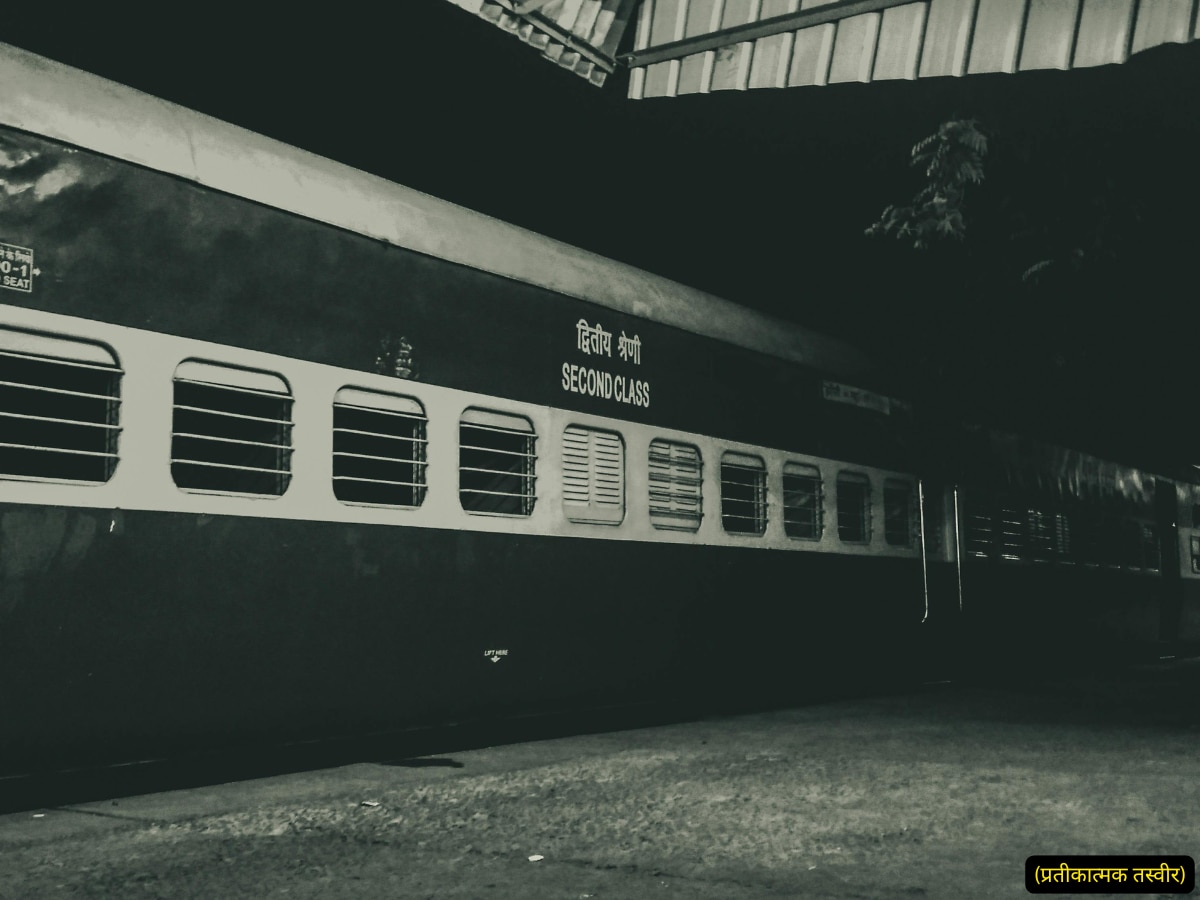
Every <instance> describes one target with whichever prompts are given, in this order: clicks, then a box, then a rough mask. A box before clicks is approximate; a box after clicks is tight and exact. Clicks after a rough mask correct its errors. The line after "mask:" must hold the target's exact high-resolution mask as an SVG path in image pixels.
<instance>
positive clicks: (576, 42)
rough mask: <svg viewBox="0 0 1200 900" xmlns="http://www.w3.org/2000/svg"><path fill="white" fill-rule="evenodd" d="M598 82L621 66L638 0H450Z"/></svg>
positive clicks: (589, 79)
mask: <svg viewBox="0 0 1200 900" xmlns="http://www.w3.org/2000/svg"><path fill="white" fill-rule="evenodd" d="M450 2H451V3H453V4H454V5H455V6H461V7H462V8H463V9H465V10H467V11H468V12H473V13H475V14H476V15H477V16H479V17H480V18H483V19H486V20H487V21H489V22H491V23H492V24H494V25H496V26H497V27H499V28H502V29H503V30H505V31H507V32H509V33H511V34H514V35H516V36H517V37H519V38H520V39H521V40H523V41H524V42H525V43H527V44H529V45H530V46H531V47H534V48H536V49H538V50H540V51H542V56H544V57H545V58H546V59H548V60H550V61H551V62H554V63H557V64H558V65H560V66H562V67H563V68H565V69H570V70H571V71H572V72H574V73H575V74H576V75H579V76H582V77H583V78H586V79H587V80H588V81H590V82H592V84H595V85H597V86H599V85H603V84H604V80H605V79H606V78H607V77H608V76H609V75H611V74H612V73H613V72H614V71H615V70H616V67H617V60H616V53H617V46H618V44H620V42H621V38H622V36H623V35H624V34H625V28H626V26H627V25H628V24H629V21H630V19H631V18H632V17H633V12H634V9H635V8H636V7H637V4H638V0H450Z"/></svg>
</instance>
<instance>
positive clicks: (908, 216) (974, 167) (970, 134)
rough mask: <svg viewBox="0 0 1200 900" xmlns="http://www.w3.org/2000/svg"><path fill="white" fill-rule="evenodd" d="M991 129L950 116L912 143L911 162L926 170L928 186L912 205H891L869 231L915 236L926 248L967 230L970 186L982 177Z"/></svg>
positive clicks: (916, 244)
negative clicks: (929, 132) (930, 132)
mask: <svg viewBox="0 0 1200 900" xmlns="http://www.w3.org/2000/svg"><path fill="white" fill-rule="evenodd" d="M987 150H988V139H987V135H985V134H984V133H983V131H981V130H980V128H979V124H978V123H977V122H976V121H975V120H974V119H951V120H949V121H947V122H943V123H942V124H941V126H940V127H939V128H938V130H937V131H936V132H935V133H934V134H931V135H929V136H928V137H926V138H924V139H922V140H920V141H918V142H917V144H916V145H915V146H914V147H913V148H912V165H913V166H915V167H918V168H920V169H922V170H923V171H924V176H925V182H926V183H925V186H924V187H922V188H921V190H920V191H918V192H917V195H916V196H915V197H914V198H913V201H912V203H911V204H909V205H907V206H888V207H887V208H886V209H884V211H883V214H882V215H881V216H880V217H879V221H877V222H875V223H874V224H873V225H871V226H870V227H869V228H868V229H867V232H866V233H867V235H868V236H871V237H876V236H885V237H886V236H892V237H895V238H897V239H899V240H902V241H912V244H913V246H914V247H915V248H916V249H918V250H922V249H925V248H926V247H928V246H929V245H930V243H931V242H932V241H934V240H940V239H946V238H953V239H956V240H962V238H963V237H964V236H965V235H966V230H967V220H966V214H965V210H966V194H967V186H968V185H972V184H979V183H980V182H982V181H983V176H984V173H983V161H984V158H985V157H986V156H987Z"/></svg>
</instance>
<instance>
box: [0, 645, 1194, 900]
mask: <svg viewBox="0 0 1200 900" xmlns="http://www.w3.org/2000/svg"><path fill="white" fill-rule="evenodd" d="M1198 699H1200V663H1197V662H1194V661H1193V662H1185V663H1176V664H1168V665H1162V666H1148V667H1142V668H1139V669H1134V670H1130V671H1126V672H1123V673H1117V674H1110V675H1107V676H1104V677H1100V676H1089V677H1079V678H1074V679H1067V678H1060V679H1057V680H1055V681H1052V682H1048V683H1040V684H1039V683H1028V684H1021V685H1012V684H1007V685H990V686H989V685H979V684H975V685H959V684H953V685H940V686H932V687H928V688H926V689H925V690H922V691H918V692H914V693H907V694H896V695H890V696H876V697H870V698H861V699H848V700H838V701H831V702H827V703H821V704H814V705H809V706H805V707H801V708H795V709H789V710H782V711H776V712H765V713H755V714H750V715H741V716H730V717H719V718H709V719H705V720H703V721H696V722H686V723H679V724H672V725H666V726H661V727H652V728H640V729H636V730H628V731H621V732H615V733H608V734H596V735H584V736H576V737H567V738H560V739H555V740H546V741H539V742H533V743H525V744H515V745H508V746H499V747H490V748H485V749H475V750H469V751H464V752H452V753H445V754H440V755H436V756H429V757H423V758H417V759H384V760H378V761H371V762H359V763H355V764H351V765H346V766H340V767H337V768H332V769H325V770H321V771H312V772H302V773H297V774H290V775H281V776H276V777H269V778H260V779H255V780H252V781H243V782H237V783H231V784H225V785H218V786H213V787H202V788H192V789H187V790H175V791H169V792H164V793H156V794H150V795H144V796H135V797H117V798H110V799H106V800H103V801H98V802H91V803H81V804H73V805H69V806H60V807H55V808H45V809H37V810H28V811H23V812H19V813H11V814H8V815H4V816H0V898H4V900H9V898H12V900H27V898H43V897H68V896H70V897H121V898H126V897H196V898H239V897H246V898H266V897H288V898H298V897H305V898H307V897H313V898H316V897H320V898H341V897H346V898H351V897H352V898H365V900H372V898H384V897H387V898H431V897H437V898H443V897H444V898H509V897H511V898H520V900H541V898H558V900H585V898H587V900H591V898H595V900H624V898H628V900H644V898H662V900H673V898H704V900H709V898H711V900H744V898H783V897H788V898H793V897H794V898H839V900H842V898H847V900H848V898H880V900H882V898H947V900H949V898H955V900H958V898H975V897H1012V898H1019V897H1026V896H1029V894H1027V893H1026V891H1025V887H1024V864H1025V859H1026V857H1028V856H1031V855H1039V854H1076V855H1078V854H1101V853H1111V854H1175V855H1177V854H1188V855H1191V856H1192V857H1194V858H1195V857H1200V703H1197V700H1198ZM1143 896H1145V895H1143ZM1161 896H1171V895H1169V894H1165V893H1164V894H1162V895H1161Z"/></svg>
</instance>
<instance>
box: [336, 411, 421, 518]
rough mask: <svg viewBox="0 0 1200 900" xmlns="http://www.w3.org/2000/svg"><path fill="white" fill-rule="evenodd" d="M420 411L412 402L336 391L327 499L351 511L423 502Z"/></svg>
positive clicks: (412, 504) (418, 504)
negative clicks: (346, 505)
mask: <svg viewBox="0 0 1200 900" xmlns="http://www.w3.org/2000/svg"><path fill="white" fill-rule="evenodd" d="M427 422H428V420H427V419H426V417H425V408H424V407H423V406H421V404H420V402H419V401H417V400H415V399H414V398H412V397H405V396H402V395H399V394H383V393H378V392H375V391H363V390H358V389H357V388H342V389H341V390H340V391H338V392H337V394H335V395H334V398H333V494H334V496H335V497H337V498H338V499H339V500H340V501H342V502H343V503H350V504H354V505H357V506H408V507H413V506H420V505H421V504H422V503H423V502H424V500H425V467H426V465H428V463H427V462H426V458H425V457H426V446H427V443H428V442H427V439H426V437H425V429H426V423H427Z"/></svg>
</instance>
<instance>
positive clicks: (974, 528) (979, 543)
mask: <svg viewBox="0 0 1200 900" xmlns="http://www.w3.org/2000/svg"><path fill="white" fill-rule="evenodd" d="M965 513H966V514H965V515H964V516H963V530H964V537H965V544H966V551H967V554H968V555H970V556H974V557H979V558H986V557H987V556H988V555H989V554H990V553H991V551H992V540H993V534H994V529H995V523H994V522H993V516H992V506H991V503H990V502H989V501H988V500H987V499H986V498H985V497H984V496H981V495H979V494H971V495H969V496H968V497H967V498H966V503H965Z"/></svg>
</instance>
